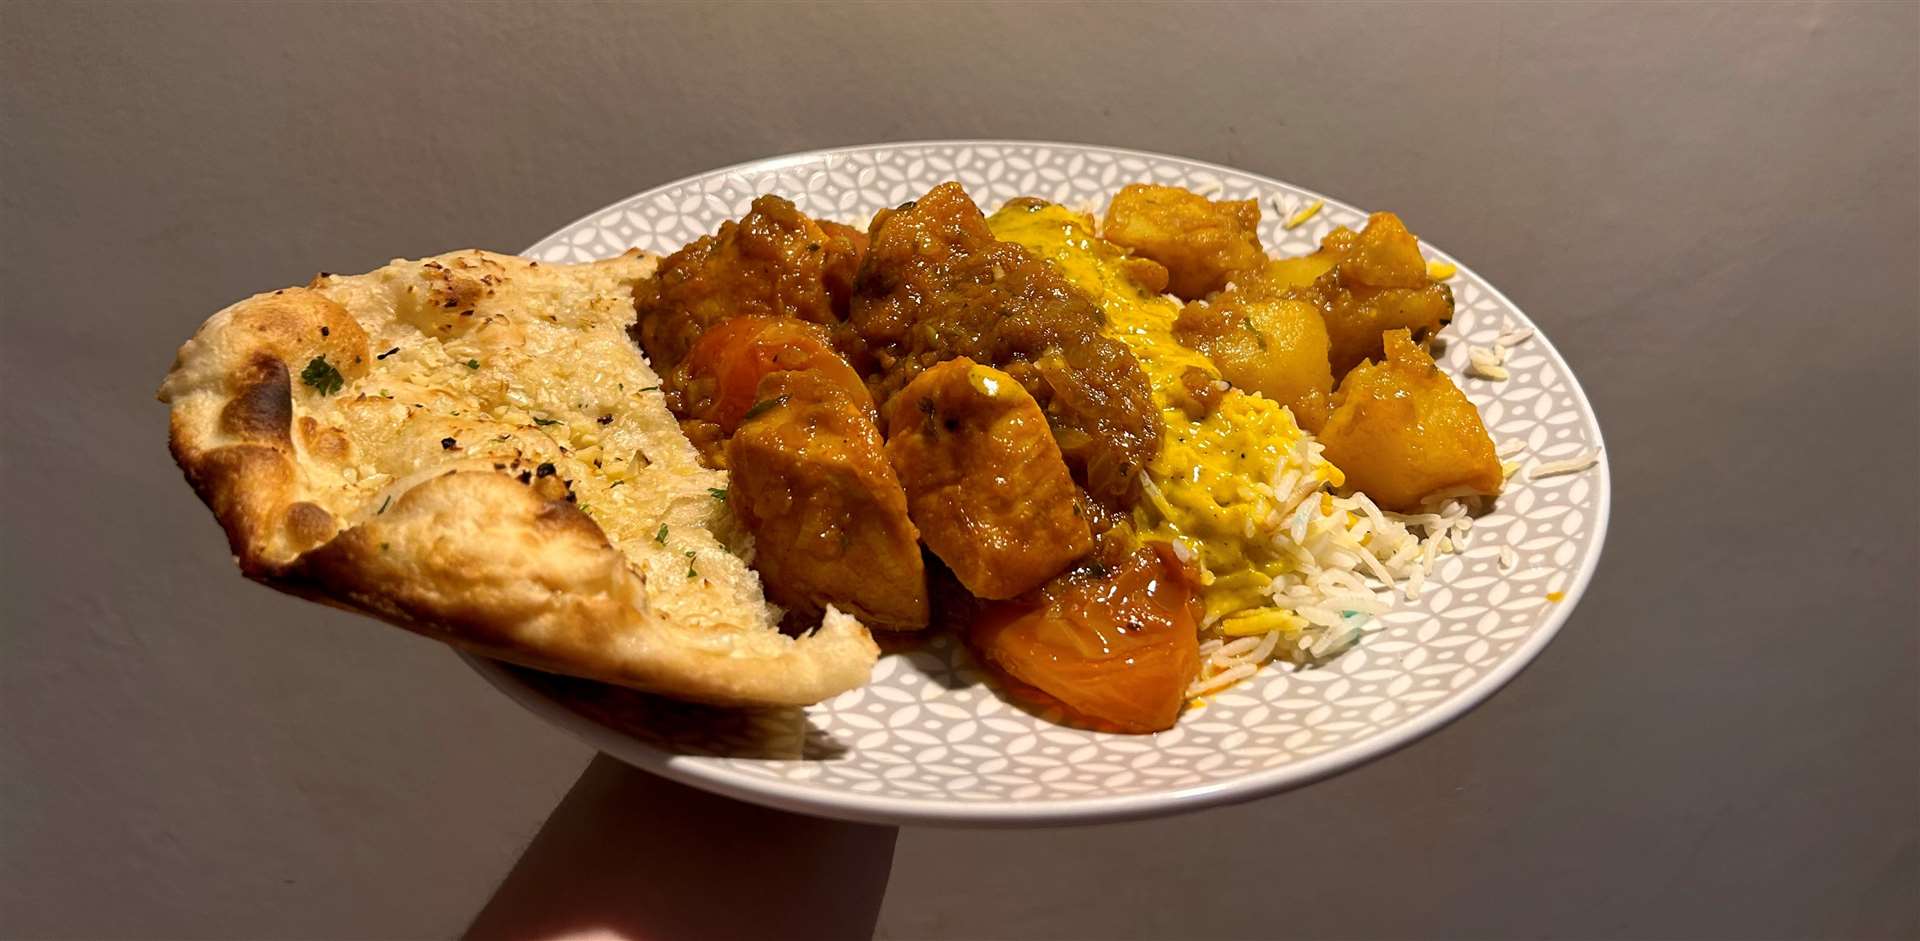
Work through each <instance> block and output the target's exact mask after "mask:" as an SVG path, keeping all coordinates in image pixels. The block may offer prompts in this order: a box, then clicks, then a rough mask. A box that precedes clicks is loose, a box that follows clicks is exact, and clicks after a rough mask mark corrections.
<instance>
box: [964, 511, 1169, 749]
mask: <svg viewBox="0 0 1920 941" xmlns="http://www.w3.org/2000/svg"><path fill="white" fill-rule="evenodd" d="M1199 583H1200V582H1199V575H1198V573H1197V572H1195V571H1194V570H1192V569H1191V568H1189V567H1188V566H1187V565H1186V564H1184V563H1182V562H1181V561H1180V560H1179V558H1178V557H1177V556H1175V555H1174V553H1173V549H1172V547H1171V546H1169V545H1167V544H1166V543H1164V542H1153V543H1148V544H1147V545H1146V546H1145V547H1143V548H1140V549H1138V550H1136V551H1134V552H1132V553H1131V554H1129V555H1126V556H1124V557H1121V558H1119V559H1115V560H1113V561H1112V562H1111V563H1092V564H1088V565H1085V566H1082V567H1080V568H1078V569H1075V570H1074V571H1071V572H1068V573H1067V574H1065V575H1062V576H1060V577H1058V578H1055V579H1054V580H1052V581H1050V582H1048V583H1047V584H1046V586H1045V587H1043V588H1041V589H1040V590H1039V591H1037V592H1033V593H1031V594H1029V595H1025V596H1023V597H1021V598H1018V599H1015V600H1013V601H1002V602H996V603H994V604H989V605H986V606H985V608H984V609H983V610H982V611H981V613H980V615H979V617H977V618H976V619H975V620H974V622H973V626H972V628H971V629H970V630H969V631H968V639H969V640H970V641H971V642H972V644H973V648H974V649H975V650H977V651H979V653H980V655H981V657H982V658H983V659H985V660H986V661H987V662H988V663H991V664H993V665H994V666H996V667H998V668H1000V669H1001V670H1004V671H1006V672H1007V674H1009V675H1010V676H1012V677H1013V678H1014V679H1015V680H1018V681H1019V682H1021V683H1024V684H1027V685H1030V686H1032V687H1034V688H1036V689H1038V690H1039V691H1040V692H1041V693H1044V694H1046V696H1047V697H1050V698H1052V699H1053V700H1056V701H1058V702H1059V703H1061V704H1063V705H1065V706H1066V707H1067V708H1068V709H1070V710H1072V712H1073V713H1075V715H1076V717H1078V718H1079V719H1080V720H1081V721H1082V723H1083V724H1089V725H1094V726H1096V727H1099V728H1101V729H1103V730H1111V731H1118V732H1133V733H1146V732H1158V731H1162V730H1164V729H1169V728H1172V727H1173V723H1174V720H1176V719H1178V718H1179V717H1180V709H1181V707H1183V706H1185V705H1186V702H1187V686H1188V685H1189V684H1191V683H1192V682H1193V677H1194V675H1195V674H1196V673H1198V672H1199V670H1200V650H1199V639H1198V636H1197V634H1196V625H1197V624H1198V623H1199V621H1200V616H1201V605H1200V601H1199Z"/></svg>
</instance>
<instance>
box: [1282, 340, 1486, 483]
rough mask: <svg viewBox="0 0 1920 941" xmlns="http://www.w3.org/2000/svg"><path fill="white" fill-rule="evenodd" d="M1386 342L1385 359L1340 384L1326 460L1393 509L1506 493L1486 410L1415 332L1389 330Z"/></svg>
mask: <svg viewBox="0 0 1920 941" xmlns="http://www.w3.org/2000/svg"><path fill="white" fill-rule="evenodd" d="M1385 345H1386V359H1385V361H1384V362H1381V363H1378V364H1376V363H1372V362H1367V363H1362V364H1361V365H1359V366H1356V367H1354V369H1353V371H1352V372H1351V373H1349V374H1348V375H1347V378H1346V379H1345V380H1344V381H1343V382H1341V383H1340V391H1339V392H1338V393H1337V394H1335V395H1334V397H1333V416H1332V417H1331V418H1329V419H1328V420H1327V425H1326V428H1325V429H1323V430H1322V431H1321V432H1320V443H1321V444H1322V445H1324V446H1325V447H1326V449H1327V450H1326V455H1327V460H1329V461H1332V462H1333V463H1334V465H1335V466H1336V467H1339V468H1340V469H1341V470H1342V471H1344V472H1345V473H1346V475H1347V484H1348V486H1351V487H1352V488H1353V489H1355V490H1359V491H1361V492H1363V493H1365V494H1366V495H1367V496H1369V497H1372V498H1373V501H1374V502H1375V503H1378V504H1379V505H1381V506H1383V507H1385V508H1387V509H1390V510H1402V511H1411V510H1417V509H1419V508H1420V502H1421V501H1422V500H1424V499H1426V498H1428V497H1430V496H1433V495H1435V494H1437V493H1440V492H1442V491H1455V490H1460V491H1466V492H1473V493H1497V492H1499V490H1500V485H1501V483H1502V479H1501V473H1500V458H1499V457H1498V456H1497V455H1496V454H1495V453H1494V450H1493V439H1492V438H1490V437H1488V436H1487V428H1486V426H1485V425H1484V424H1482V423H1481V421H1480V410H1479V409H1476V408H1474V406H1473V403H1472V402H1471V401H1468V399H1467V396H1466V394H1465V393H1463V392H1461V391H1460V389H1459V388H1458V387H1456V386H1455V385H1454V384H1453V380H1451V379H1448V378H1447V374H1446V373H1443V372H1441V371H1440V368H1439V367H1438V366H1435V365H1434V364H1433V359H1432V358H1431V357H1429V356H1427V354H1426V352H1425V351H1424V350H1422V349H1420V348H1419V347H1418V346H1415V345H1414V343H1413V338H1412V336H1411V335H1409V333H1408V331H1406V330H1392V331H1389V332H1388V333H1387V335H1386V338H1385Z"/></svg>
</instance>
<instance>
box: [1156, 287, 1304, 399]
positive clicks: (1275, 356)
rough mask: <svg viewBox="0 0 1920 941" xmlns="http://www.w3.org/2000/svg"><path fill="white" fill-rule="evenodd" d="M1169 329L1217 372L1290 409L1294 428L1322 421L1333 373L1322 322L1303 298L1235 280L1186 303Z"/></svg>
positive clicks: (1224, 377) (1246, 389)
mask: <svg viewBox="0 0 1920 941" xmlns="http://www.w3.org/2000/svg"><path fill="white" fill-rule="evenodd" d="M1173 335H1174V338H1175V339H1177V340H1179V341H1180V342H1181V343H1183V344H1185V345H1186V346H1188V347H1191V348H1193V349H1196V350H1199V351H1200V352H1202V353H1205V354H1206V355H1207V358H1208V359H1211V360H1213V365H1214V367H1215V368H1216V369H1219V370H1220V376H1221V378H1223V379H1225V380H1227V381H1228V382H1230V383H1233V384H1234V385H1235V386H1237V387H1239V388H1240V389H1243V390H1245V391H1247V392H1258V393H1260V394H1261V395H1263V396H1265V397H1266V398H1269V399H1272V400H1273V401H1275V402H1278V403H1280V404H1281V405H1285V406H1287V407H1288V408H1290V409H1292V410H1293V418H1294V421H1296V422H1298V423H1299V425H1300V427H1302V428H1305V429H1306V430H1308V431H1313V432H1317V431H1319V430H1320V427H1321V426H1322V425H1324V424H1325V423H1326V420H1327V411H1328V408H1329V405H1328V402H1329V400H1330V399H1331V398H1332V396H1333V372H1332V370H1330V369H1328V367H1327V325H1326V321H1325V320H1324V319H1323V318H1322V317H1321V316H1320V311H1319V309H1318V308H1316V307H1314V306H1313V305H1312V304H1311V303H1308V302H1307V301H1303V300H1299V299H1297V298H1291V297H1284V296H1280V295H1278V294H1276V293H1274V292H1271V291H1265V290H1260V289H1258V288H1257V287H1250V286H1240V287H1239V289H1238V290H1234V291H1222V292H1220V293H1217V294H1214V295H1213V296H1211V297H1209V298H1207V299H1206V300H1204V301H1194V302H1193V303H1190V304H1188V305H1187V306H1186V307H1185V308H1183V309H1182V310H1181V311H1180V317H1179V319H1177V320H1175V321H1174V323H1173Z"/></svg>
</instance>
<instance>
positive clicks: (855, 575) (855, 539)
mask: <svg viewBox="0 0 1920 941" xmlns="http://www.w3.org/2000/svg"><path fill="white" fill-rule="evenodd" d="M756 391H757V394H758V395H759V397H760V398H759V402H758V403H757V404H755V405H754V406H753V407H751V408H749V409H748V410H747V412H746V414H745V415H744V416H743V417H742V420H741V422H740V424H739V426H738V428H737V429H736V430H735V431H734V434H733V437H732V438H731V439H729V440H728V441H727V445H726V449H727V464H728V465H729V466H730V467H731V468H732V472H733V475H732V479H731V481H730V482H729V485H728V489H727V499H728V502H729V503H730V504H732V506H733V510H734V513H735V514H736V515H738V516H739V517H740V519H741V521H742V522H743V523H745V524H746V526H747V528H748V529H749V530H750V531H751V532H752V533H753V536H754V553H755V555H754V568H755V569H757V570H759V572H760V577H761V579H762V581H763V582H764V583H765V585H766V592H767V597H768V598H769V599H771V600H772V601H773V602H774V603H775V604H779V605H782V606H784V607H786V608H788V609H789V610H790V611H792V612H795V613H797V614H799V615H800V616H801V617H802V619H803V620H806V619H817V615H818V614H819V612H821V611H822V610H824V609H825V607H826V606H827V605H829V604H832V605H834V606H836V607H838V608H840V609H841V610H843V611H845V612H847V613H848V614H852V615H854V616H855V617H857V618H859V619H860V620H861V621H862V622H865V623H866V624H867V625H868V626H871V627H880V628H892V629H913V628H919V627H924V626H926V623H927V578H926V571H925V568H924V565H923V563H922V561H921V558H920V545H919V532H918V531H917V530H915V529H914V526H913V523H912V521H911V520H909V519H908V518H907V497H906V493H905V492H903V491H902V490H901V489H900V481H899V479H898V478H896V477H895V476H894V473H893V468H892V467H891V466H889V465H888V464H887V457H886V454H885V452H884V451H883V447H882V445H881V442H880V432H879V429H877V428H876V427H875V426H874V423H873V420H872V418H871V417H870V411H869V410H870V408H871V406H870V405H868V404H866V403H864V402H860V401H856V400H855V399H854V397H853V396H852V395H850V394H849V393H848V391H847V390H846V388H845V387H844V386H842V384H841V383H840V382H838V381H836V380H835V379H834V378H833V377H832V376H830V375H828V374H825V373H823V372H820V371H815V370H801V371H778V372H771V373H768V374H767V375H766V376H765V377H764V378H763V379H761V381H760V385H759V388H758V389H757V390H756Z"/></svg>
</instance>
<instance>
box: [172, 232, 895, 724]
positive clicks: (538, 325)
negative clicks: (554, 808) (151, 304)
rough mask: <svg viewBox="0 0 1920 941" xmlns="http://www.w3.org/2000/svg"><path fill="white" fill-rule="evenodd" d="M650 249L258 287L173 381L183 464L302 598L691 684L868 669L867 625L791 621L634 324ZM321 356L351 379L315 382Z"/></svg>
mask: <svg viewBox="0 0 1920 941" xmlns="http://www.w3.org/2000/svg"><path fill="white" fill-rule="evenodd" d="M654 263H655V259H653V258H651V257H645V256H641V255H639V254H638V253H629V254H628V255H625V256H622V257H620V258H616V259H609V260H607V261H603V262H596V263H592V264H585V265H552V264H544V263H532V262H528V261H526V260H524V259H520V258H514V257H511V256H502V255H492V254H488V253H483V252H456V253H452V254H448V255H443V256H439V257H437V258H432V259H424V260H421V261H417V262H403V261H396V262H394V263H393V264H391V265H389V266H387V267H385V268H382V269H379V270H377V271H374V272H371V273H369V274H366V275H359V276H352V277H338V276H321V277H319V278H316V279H315V281H314V282H313V284H311V285H310V286H309V287H306V288H288V289H284V290H281V291H275V292H272V293H269V294H261V295H256V296H254V297H252V298H249V299H247V300H244V301H241V302H240V303H238V304H235V305H233V306H231V307H229V308H227V309H225V310H223V311H221V312H219V313H218V314H215V315H214V316H213V317H212V318H211V319H210V320H208V321H207V323H206V324H205V325H204V326H203V327H202V328H201V329H200V331H199V333H198V334H196V335H195V337H194V338H193V339H192V340H190V341H188V342H187V343H186V345H184V346H183V347H181V349H180V353H179V356H178V358H177V359H176V361H175V364H174V368H173V370H172V372H171V373H169V375H168V377H167V379H166V382H165V383H164V384H163V385H162V387H161V390H160V398H161V399H162V401H166V402H168V403H170V404H171V405H172V415H171V434H170V443H171V447H172V450H173V454H174V457H175V460H176V461H178V463H179V464H180V466H181V468H182V470H183V471H185V473H186V476H187V479H188V481H189V482H190V483H191V484H192V485H193V487H194V490H195V491H196V492H197V493H199V494H200V496H201V498H202V500H204V501H205V502H206V503H207V505H208V507H209V508H210V509H212V510H213V511H214V515H215V517H216V518H217V519H218V520H219V521H220V524H221V526H222V527H223V528H224V529H225V530H226V533H227V539H228V542H229V544H230V546H231V547H232V550H233V553H234V555H235V557H236V560H237V561H238V562H239V565H240V567H241V570H242V571H243V572H244V573H245V574H247V575H248V576H249V577H251V578H255V579H257V580H260V581H263V582H266V583H268V584H270V585H273V586H275V587H278V588H281V589H282V590H285V591H288V592H291V593H294V594H298V595H301V596H305V597H312V598H315V599H317V600H323V601H328V602H331V603H335V604H341V605H345V606H348V607H351V608H354V609H357V610H360V611H364V612H367V613H370V614H373V615H375V616H377V617H380V618H382V619H384V620H387V621H390V622H392V623H394V624H398V625H400V626H402V627H406V628H408V629H410V630H414V631H417V632H419V633H422V634H426V635H428V636H432V637H436V638H438V639H441V640H444V641H447V642H448V643H451V644H455V645H457V646H460V647H463V648H466V649H469V650H474V651H477V652H480V653H484V654H487V655H489V656H494V657H498V658H501V659H505V660H510V661H514V662H517V663H522V664H525V665H528V666H533V667H537V668H540V669H545V670H550V671H553V672H559V673H568V674H572V675H576V676H584V677H588V678H592V679H597V680H603V681H606V682H612V683H618V684H621V685H625V686H631V687H634V688H638V689H644V690H649V691H652V692H658V693H662V694H665V695H670V696H676V697H680V698H685V699H692V700H698V701H704V702H713V703H721V704H768V705H801V704H807V703H813V702H817V701H819V700H821V699H825V698H827V697H830V696H833V695H835V694H837V693H840V692H842V691H844V690H847V689H850V688H852V687H855V686H858V685H860V684H862V683H864V682H865V681H866V679H867V676H868V674H869V673H870V671H871V668H872V666H873V663H874V660H875V657H876V656H877V654H878V650H877V648H876V647H875V645H874V643H873V640H872V638H871V637H869V636H868V634H867V632H866V629H865V628H864V627H862V626H860V625H859V623H858V622H857V621H855V620H854V619H852V618H849V617H846V616H844V615H840V614H839V613H837V612H831V611H830V612H829V613H828V616H827V617H826V619H825V620H824V621H823V623H822V625H821V626H820V628H819V629H817V630H815V631H813V632H811V633H809V634H807V635H804V636H802V637H799V638H789V637H786V636H784V635H782V634H780V633H779V632H778V630H777V629H776V626H775V625H776V618H777V612H776V611H773V610H771V609H769V608H768V607H767V606H766V604H765V602H764V600H763V598H762V596H761V594H760V588H759V582H758V578H757V576H755V575H754V573H753V572H752V570H751V569H749V568H748V567H747V566H746V564H745V563H744V562H743V561H741V559H740V558H739V557H738V555H737V553H739V552H741V551H743V549H744V543H743V540H744V537H743V536H742V535H741V534H740V532H739V531H738V527H737V525H736V524H735V522H734V521H733V520H732V517H731V514H730V513H728V512H727V511H726V509H725V505H724V504H722V503H719V502H717V501H716V499H715V498H714V496H713V495H712V494H713V493H714V492H716V491H720V490H722V489H723V488H724V487H725V486H726V481H725V476H724V474H723V473H722V472H717V471H711V470H708V469H705V468H702V467H700V465H699V464H698V461H697V458H696V456H695V455H694V453H693V449H692V446H691V444H690V443H688V442H687V441H686V440H685V439H684V438H683V437H682V436H681V435H680V434H679V432H678V430H677V426H676V424H675V423H674V421H673V418H672V415H671V414H670V413H668V412H667V410H666V407H665V403H664V400H663V399H662V398H661V396H660V394H659V392H658V390H657V386H658V384H659V380H658V378H657V377H655V376H654V374H653V372H652V370H651V369H650V368H648V367H647V365H646V363H645V362H644V360H643V359H642V358H641V357H640V354H639V352H638V351H637V350H636V349H634V348H633V347H632V346H631V344H630V343H628V342H627V341H626V339H625V329H626V327H627V326H628V325H629V324H630V323H631V322H632V318H633V311H632V307H631V304H630V302H628V301H627V300H626V299H627V298H629V297H630V296H631V290H632V286H633V284H634V283H635V282H636V281H638V280H640V279H641V278H644V277H646V276H648V275H649V274H650V273H651V271H652V269H653V265H654ZM396 351H398V352H396ZM382 354H385V355H382ZM316 357H321V358H324V359H325V360H326V362H327V364H328V365H330V366H332V367H333V368H335V369H337V370H338V371H339V373H340V376H341V380H342V383H343V386H342V388H341V389H339V390H338V391H336V392H332V393H331V394H323V392H324V390H321V389H316V388H314V387H313V386H312V385H311V384H309V383H306V382H303V381H302V379H301V372H302V370H304V369H305V368H306V367H307V365H308V364H309V363H310V362H312V361H313V359H314V358H316Z"/></svg>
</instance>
